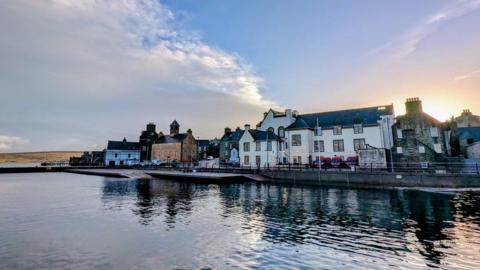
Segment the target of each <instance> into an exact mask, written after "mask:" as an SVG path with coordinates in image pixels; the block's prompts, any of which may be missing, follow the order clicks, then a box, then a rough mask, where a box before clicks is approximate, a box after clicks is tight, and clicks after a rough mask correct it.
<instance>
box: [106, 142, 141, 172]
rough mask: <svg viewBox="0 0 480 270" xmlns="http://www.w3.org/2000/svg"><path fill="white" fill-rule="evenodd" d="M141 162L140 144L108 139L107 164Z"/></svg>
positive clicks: (133, 163) (116, 164)
mask: <svg viewBox="0 0 480 270" xmlns="http://www.w3.org/2000/svg"><path fill="white" fill-rule="evenodd" d="M139 162H140V145H139V143H137V142H127V139H126V138H123V141H108V145H107V149H106V150H105V162H104V164H105V165H108V166H119V165H135V164H138V163H139Z"/></svg>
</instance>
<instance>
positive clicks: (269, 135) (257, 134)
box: [248, 129, 280, 141]
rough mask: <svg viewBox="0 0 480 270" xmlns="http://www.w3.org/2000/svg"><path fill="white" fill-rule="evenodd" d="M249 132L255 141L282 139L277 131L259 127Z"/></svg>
mask: <svg viewBox="0 0 480 270" xmlns="http://www.w3.org/2000/svg"><path fill="white" fill-rule="evenodd" d="M248 132H249V133H250V135H252V137H253V139H254V140H255V141H266V140H267V139H268V140H280V137H278V136H277V135H276V134H275V133H273V132H271V131H262V130H257V129H249V130H248Z"/></svg>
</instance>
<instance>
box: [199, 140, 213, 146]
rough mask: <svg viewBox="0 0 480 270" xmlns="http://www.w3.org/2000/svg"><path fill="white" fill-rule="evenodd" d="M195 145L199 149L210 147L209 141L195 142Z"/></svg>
mask: <svg viewBox="0 0 480 270" xmlns="http://www.w3.org/2000/svg"><path fill="white" fill-rule="evenodd" d="M197 145H198V146H201V147H204V146H206V147H208V146H210V141H209V140H197Z"/></svg>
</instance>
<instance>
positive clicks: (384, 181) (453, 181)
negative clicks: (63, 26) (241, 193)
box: [0, 167, 480, 189]
mask: <svg viewBox="0 0 480 270" xmlns="http://www.w3.org/2000/svg"><path fill="white" fill-rule="evenodd" d="M36 172H68V173H77V174H87V175H98V176H105V177H115V178H125V179H155V178H159V179H173V180H176V181H188V182H198V183H208V184H228V183H241V182H246V181H254V182H271V183H281V184H294V185H297V184H299V185H315V186H335V187H361V188H377V189H378V188H380V189H381V188H443V189H471V188H480V175H478V174H432V173H389V172H345V171H342V172H333V171H301V170H299V171H296V170H262V171H255V172H254V171H251V170H245V171H242V170H238V169H237V170H232V171H228V170H223V169H222V170H218V171H215V170H212V169H209V170H205V171H204V170H202V169H199V170H198V171H196V172H192V171H180V170H158V169H157V170H153V169H123V168H98V167H93V168H92V167H91V168H88V167H82V168H79V167H23V168H0V173H36Z"/></svg>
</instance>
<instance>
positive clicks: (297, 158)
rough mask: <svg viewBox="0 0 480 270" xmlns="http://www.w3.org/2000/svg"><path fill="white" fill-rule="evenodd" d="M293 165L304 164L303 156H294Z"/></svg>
mask: <svg viewBox="0 0 480 270" xmlns="http://www.w3.org/2000/svg"><path fill="white" fill-rule="evenodd" d="M293 164H302V156H294V157H293Z"/></svg>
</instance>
